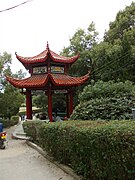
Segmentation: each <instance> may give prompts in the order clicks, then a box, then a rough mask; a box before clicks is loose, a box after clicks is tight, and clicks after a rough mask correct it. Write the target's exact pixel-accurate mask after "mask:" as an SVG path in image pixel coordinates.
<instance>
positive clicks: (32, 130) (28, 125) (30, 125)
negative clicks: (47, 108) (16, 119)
mask: <svg viewBox="0 0 135 180" xmlns="http://www.w3.org/2000/svg"><path fill="white" fill-rule="evenodd" d="M43 124H44V122H43V121H38V120H35V121H33V120H29V121H25V122H23V124H22V125H23V129H24V132H25V133H26V134H27V136H28V137H30V140H31V141H32V142H35V143H38V130H39V127H40V126H41V125H43Z"/></svg>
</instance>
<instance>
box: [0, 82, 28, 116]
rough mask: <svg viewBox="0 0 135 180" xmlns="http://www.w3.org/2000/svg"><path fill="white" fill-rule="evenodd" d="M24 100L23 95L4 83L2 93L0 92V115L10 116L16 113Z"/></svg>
mask: <svg viewBox="0 0 135 180" xmlns="http://www.w3.org/2000/svg"><path fill="white" fill-rule="evenodd" d="M23 102H24V97H23V95H21V94H20V92H19V91H18V90H17V89H16V88H14V87H13V86H11V85H6V87H5V91H4V94H0V114H1V116H2V117H5V118H9V119H10V118H11V116H14V115H16V114H17V113H18V111H19V107H20V106H21V104H22V103H23Z"/></svg>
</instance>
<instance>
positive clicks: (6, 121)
mask: <svg viewBox="0 0 135 180" xmlns="http://www.w3.org/2000/svg"><path fill="white" fill-rule="evenodd" d="M0 122H1V123H3V126H4V128H7V127H10V126H14V125H16V124H17V123H18V122H19V116H12V117H11V119H10V120H9V119H0Z"/></svg>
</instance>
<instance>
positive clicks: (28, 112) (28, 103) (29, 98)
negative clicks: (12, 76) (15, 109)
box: [26, 89, 32, 119]
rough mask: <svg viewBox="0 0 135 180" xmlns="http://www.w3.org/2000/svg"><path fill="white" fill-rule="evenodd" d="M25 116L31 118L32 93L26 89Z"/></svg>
mask: <svg viewBox="0 0 135 180" xmlns="http://www.w3.org/2000/svg"><path fill="white" fill-rule="evenodd" d="M26 117H27V119H32V95H31V91H30V90H28V89H26Z"/></svg>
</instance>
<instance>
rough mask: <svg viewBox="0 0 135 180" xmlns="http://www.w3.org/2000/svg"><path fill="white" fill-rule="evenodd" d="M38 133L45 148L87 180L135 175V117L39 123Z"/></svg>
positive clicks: (41, 144) (129, 177)
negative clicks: (131, 118)
mask: <svg viewBox="0 0 135 180" xmlns="http://www.w3.org/2000/svg"><path fill="white" fill-rule="evenodd" d="M35 126H36V124H35ZM30 128H31V129H32V127H31V126H30ZM32 136H33V135H32ZM37 136H38V138H39V139H38V143H39V144H40V146H41V147H42V148H43V149H44V150H46V151H47V152H48V153H49V154H50V155H52V156H53V157H54V158H55V159H57V160H58V161H60V162H62V163H65V164H67V165H69V166H71V167H72V168H73V169H74V171H75V172H76V173H77V174H79V175H82V176H83V177H84V179H88V180H89V179H119V180H125V179H130V180H132V179H134V177H135V169H134V165H135V121H133V120H128V121H127V120H125V121H120V120H119V121H117V120H115V121H67V122H62V123H49V124H44V125H40V126H38V131H37Z"/></svg>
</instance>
